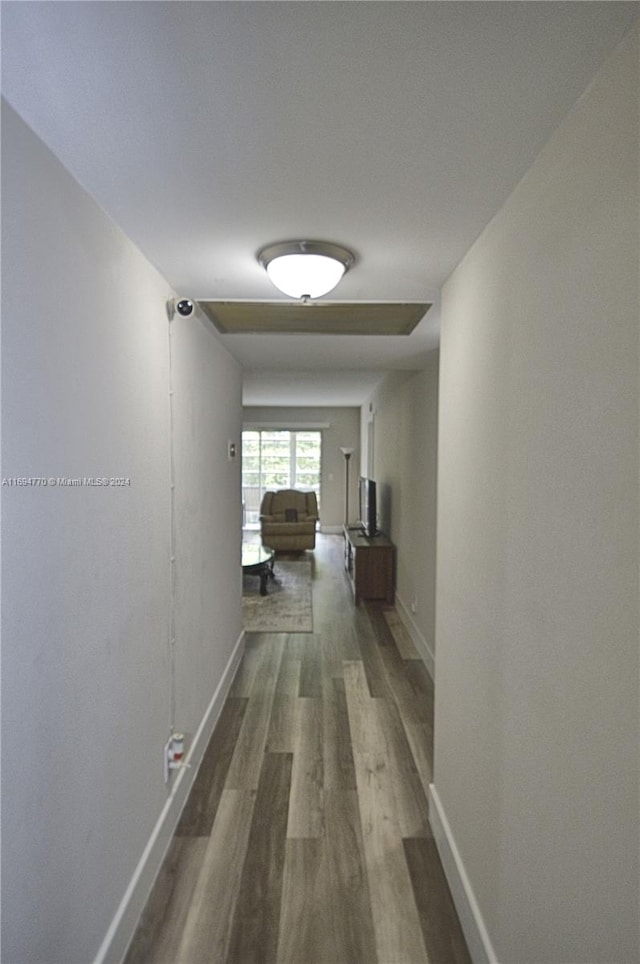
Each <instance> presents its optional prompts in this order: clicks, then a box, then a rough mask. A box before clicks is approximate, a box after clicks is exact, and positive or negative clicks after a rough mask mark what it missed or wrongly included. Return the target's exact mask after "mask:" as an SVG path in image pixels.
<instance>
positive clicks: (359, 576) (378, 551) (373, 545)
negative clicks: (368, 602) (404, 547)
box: [343, 526, 396, 606]
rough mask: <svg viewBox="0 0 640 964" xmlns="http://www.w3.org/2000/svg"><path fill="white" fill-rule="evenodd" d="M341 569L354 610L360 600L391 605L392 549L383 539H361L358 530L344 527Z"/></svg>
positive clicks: (358, 528)
mask: <svg viewBox="0 0 640 964" xmlns="http://www.w3.org/2000/svg"><path fill="white" fill-rule="evenodd" d="M343 532H344V567H345V569H346V571H347V575H348V576H349V581H350V583H351V588H352V590H353V595H354V599H355V604H356V606H357V605H358V603H359V602H360V600H361V599H383V600H384V601H385V602H387V603H389V605H393V601H394V594H395V590H394V568H395V565H394V564H395V551H396V550H395V546H394V544H393V543H392V542H391V540H390V539H387V537H386V536H383V535H379V536H372V537H371V538H369V537H368V536H365V535H364V533H363V531H362V529H361V528H360V527H359V526H358V527H352V526H344V528H343Z"/></svg>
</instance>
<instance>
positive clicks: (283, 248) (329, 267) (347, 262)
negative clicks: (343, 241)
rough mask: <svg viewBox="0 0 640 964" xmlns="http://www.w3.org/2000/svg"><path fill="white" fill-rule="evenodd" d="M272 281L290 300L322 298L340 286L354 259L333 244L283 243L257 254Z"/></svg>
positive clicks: (316, 242)
mask: <svg viewBox="0 0 640 964" xmlns="http://www.w3.org/2000/svg"><path fill="white" fill-rule="evenodd" d="M258 261H259V262H260V264H261V265H262V267H263V268H264V269H265V271H266V272H267V274H268V275H269V278H270V280H271V282H272V283H273V284H274V285H275V286H276V288H278V290H279V291H282V292H283V294H285V295H289V297H290V298H302V299H303V300H306V299H308V298H321V297H322V295H326V294H328V293H329V292H330V291H332V289H333V288H335V286H336V285H337V284H338V282H339V281H340V279H341V278H342V276H343V274H344V273H345V272H346V271H348V270H349V268H350V267H351V265H352V264H353V263H354V261H355V257H354V255H353V254H352V252H351V251H348V250H347V248H343V247H341V245H339V244H332V243H331V242H330V241H281V242H279V243H278V244H269V245H267V247H266V248H262V250H261V251H259V252H258Z"/></svg>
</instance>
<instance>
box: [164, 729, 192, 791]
mask: <svg viewBox="0 0 640 964" xmlns="http://www.w3.org/2000/svg"><path fill="white" fill-rule="evenodd" d="M190 766H191V764H190V763H185V762H184V734H183V733H172V734H171V736H170V737H169V739H168V740H167V742H166V743H165V746H164V782H165V783H168V782H169V777H170V776H171V771H172V770H186V769H188V768H189V767H190Z"/></svg>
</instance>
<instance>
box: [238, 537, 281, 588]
mask: <svg viewBox="0 0 640 964" xmlns="http://www.w3.org/2000/svg"><path fill="white" fill-rule="evenodd" d="M275 555H276V554H275V552H274V551H273V549H270V548H269V547H268V546H263V545H261V544H260V543H258V542H243V543H242V572H243V573H247V575H252V576H260V595H261V596H266V595H267V580H268V579H269V577H271V579H273V578H274V575H273V561H274V559H275Z"/></svg>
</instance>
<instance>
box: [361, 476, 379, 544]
mask: <svg viewBox="0 0 640 964" xmlns="http://www.w3.org/2000/svg"><path fill="white" fill-rule="evenodd" d="M358 497H359V521H360V525H361V526H362V530H363V532H364V534H365V535H366V536H368V537H369V539H371V538H372V537H373V536H375V535H377V533H378V510H377V506H376V483H375V482H374V481H373V479H365V478H363V477H362V476H361V477H360V480H359V484H358Z"/></svg>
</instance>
